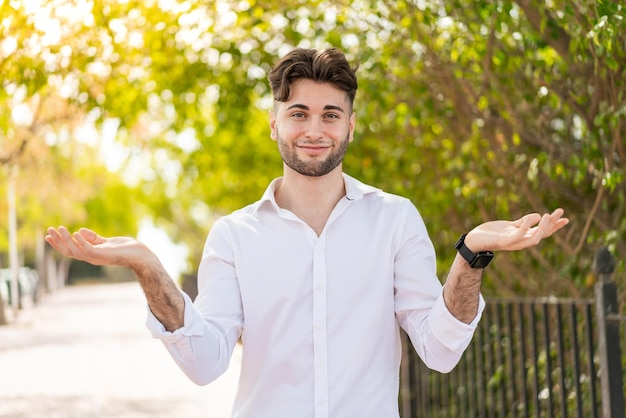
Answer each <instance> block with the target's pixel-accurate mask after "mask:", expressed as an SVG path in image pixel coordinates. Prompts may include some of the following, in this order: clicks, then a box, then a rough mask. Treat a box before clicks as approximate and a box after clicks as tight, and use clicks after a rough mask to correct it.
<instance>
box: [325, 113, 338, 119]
mask: <svg viewBox="0 0 626 418" xmlns="http://www.w3.org/2000/svg"><path fill="white" fill-rule="evenodd" d="M324 117H325V118H326V119H339V115H338V114H336V113H327V114H326V115H325V116H324Z"/></svg>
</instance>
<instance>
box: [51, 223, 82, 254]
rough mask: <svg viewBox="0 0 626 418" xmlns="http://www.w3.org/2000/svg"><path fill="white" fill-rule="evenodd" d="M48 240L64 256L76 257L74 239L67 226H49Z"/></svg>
mask: <svg viewBox="0 0 626 418" xmlns="http://www.w3.org/2000/svg"><path fill="white" fill-rule="evenodd" d="M46 241H47V242H48V243H50V245H52V247H54V249H56V250H57V251H58V252H60V253H61V254H63V255H64V256H66V257H74V252H75V249H74V248H73V247H74V245H73V241H74V240H73V239H72V237H71V235H70V233H69V231H68V230H67V228H65V227H64V226H60V227H59V228H58V229H56V228H49V229H48V236H47V237H46Z"/></svg>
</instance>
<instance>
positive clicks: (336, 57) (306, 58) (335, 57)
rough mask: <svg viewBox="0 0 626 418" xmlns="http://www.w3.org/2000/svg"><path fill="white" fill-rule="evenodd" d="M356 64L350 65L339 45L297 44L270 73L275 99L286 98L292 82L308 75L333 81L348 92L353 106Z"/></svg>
mask: <svg viewBox="0 0 626 418" xmlns="http://www.w3.org/2000/svg"><path fill="white" fill-rule="evenodd" d="M356 69H357V67H354V68H352V67H350V64H349V63H348V61H347V60H346V57H345V55H344V54H343V52H341V51H340V50H339V49H337V48H331V49H325V50H320V51H318V50H316V49H303V48H297V49H294V50H293V51H291V52H290V53H288V54H287V55H285V56H284V57H283V58H282V59H281V60H280V61H278V63H277V64H276V65H275V66H274V68H272V70H271V71H270V73H269V75H268V79H269V82H270V88H271V89H272V95H273V96H274V100H276V101H279V102H284V101H287V100H289V96H290V95H291V88H290V86H291V84H292V83H293V82H295V81H297V80H301V79H307V80H312V81H317V82H321V83H331V84H332V85H333V86H335V87H336V88H338V89H339V90H342V91H344V92H345V93H346V95H347V96H348V101H349V102H350V108H351V109H352V105H353V104H354V97H355V96H356V89H357V87H358V84H357V80H356Z"/></svg>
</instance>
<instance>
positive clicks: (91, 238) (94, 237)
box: [77, 228, 104, 245]
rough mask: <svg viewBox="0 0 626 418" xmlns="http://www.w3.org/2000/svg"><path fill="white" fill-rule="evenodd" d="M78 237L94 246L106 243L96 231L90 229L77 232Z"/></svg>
mask: <svg viewBox="0 0 626 418" xmlns="http://www.w3.org/2000/svg"><path fill="white" fill-rule="evenodd" d="M77 234H78V236H80V237H82V238H84V239H85V240H86V241H87V242H89V243H90V244H92V245H95V244H99V243H101V242H103V241H104V238H102V237H101V236H99V235H98V234H96V233H95V232H94V231H92V230H91V229H88V228H81V229H79V230H78V232H77Z"/></svg>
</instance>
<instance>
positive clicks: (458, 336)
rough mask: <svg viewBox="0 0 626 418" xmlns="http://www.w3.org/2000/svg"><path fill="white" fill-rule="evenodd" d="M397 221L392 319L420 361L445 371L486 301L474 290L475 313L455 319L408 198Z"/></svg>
mask: <svg viewBox="0 0 626 418" xmlns="http://www.w3.org/2000/svg"><path fill="white" fill-rule="evenodd" d="M399 221H400V222H399V226H398V230H397V235H398V237H399V238H398V240H397V244H396V245H397V248H396V256H395V260H394V290H395V306H396V308H395V309H396V318H397V319H398V323H399V324H400V326H401V327H402V329H404V330H405V331H406V333H407V334H408V336H409V338H410V340H411V343H412V344H413V347H414V348H415V350H416V352H417V353H418V355H419V356H420V358H421V359H422V361H424V363H425V364H426V365H427V366H428V367H429V368H431V369H434V370H437V371H440V372H443V373H447V372H449V371H450V370H452V369H453V368H454V367H455V366H456V365H457V364H458V362H459V360H460V359H461V356H462V354H463V352H464V351H465V349H466V348H467V346H468V345H469V343H470V342H471V340H472V337H473V335H474V331H475V330H476V326H477V324H478V321H479V320H480V317H481V314H482V311H483V309H484V306H485V302H484V299H483V298H482V296H480V295H479V296H478V297H479V308H478V312H477V315H476V317H475V318H474V320H473V321H472V322H471V323H470V324H466V323H463V322H461V321H459V320H458V319H457V318H455V317H454V316H453V315H452V314H451V313H450V311H449V310H448V309H447V307H446V305H445V303H444V301H443V286H442V285H441V282H440V281H439V279H438V277H437V275H436V256H435V250H434V247H433V244H432V242H431V240H430V238H429V236H428V232H427V230H426V226H425V225H424V221H423V220H422V218H421V216H420V214H419V212H418V211H417V209H416V208H415V207H414V206H413V204H412V203H410V202H408V203H407V205H406V207H405V210H404V212H403V216H400V217H399Z"/></svg>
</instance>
